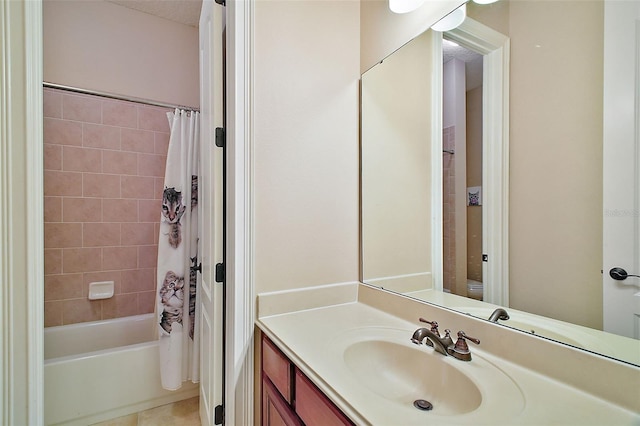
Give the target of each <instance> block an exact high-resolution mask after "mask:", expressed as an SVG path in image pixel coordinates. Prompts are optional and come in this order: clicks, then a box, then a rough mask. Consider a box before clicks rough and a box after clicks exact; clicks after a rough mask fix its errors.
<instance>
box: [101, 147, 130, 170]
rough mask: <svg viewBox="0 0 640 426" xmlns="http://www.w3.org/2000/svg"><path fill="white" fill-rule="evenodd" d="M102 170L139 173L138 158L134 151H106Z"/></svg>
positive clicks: (103, 155) (103, 156)
mask: <svg viewBox="0 0 640 426" xmlns="http://www.w3.org/2000/svg"><path fill="white" fill-rule="evenodd" d="M102 170H103V171H104V172H105V173H113V174H119V175H135V174H137V173H138V158H137V154H135V153H133V152H122V151H104V152H103V154H102Z"/></svg>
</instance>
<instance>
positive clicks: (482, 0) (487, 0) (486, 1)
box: [473, 0, 498, 4]
mask: <svg viewBox="0 0 640 426" xmlns="http://www.w3.org/2000/svg"><path fill="white" fill-rule="evenodd" d="M497 1H498V0H473V2H474V3H478V4H491V3H495V2H497Z"/></svg>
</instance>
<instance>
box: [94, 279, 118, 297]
mask: <svg viewBox="0 0 640 426" xmlns="http://www.w3.org/2000/svg"><path fill="white" fill-rule="evenodd" d="M110 297H113V281H98V282H93V283H90V284H89V300H100V299H109V298H110Z"/></svg>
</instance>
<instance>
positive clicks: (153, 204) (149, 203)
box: [138, 200, 162, 222]
mask: <svg viewBox="0 0 640 426" xmlns="http://www.w3.org/2000/svg"><path fill="white" fill-rule="evenodd" d="M161 208H162V200H139V201H138V220H139V221H140V222H158V221H159V220H160V217H161V216H162V211H161Z"/></svg>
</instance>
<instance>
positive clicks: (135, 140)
mask: <svg viewBox="0 0 640 426" xmlns="http://www.w3.org/2000/svg"><path fill="white" fill-rule="evenodd" d="M122 150H123V151H131V152H147V153H150V154H153V153H154V152H155V139H154V133H153V132H150V131H147V130H136V129H122Z"/></svg>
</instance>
